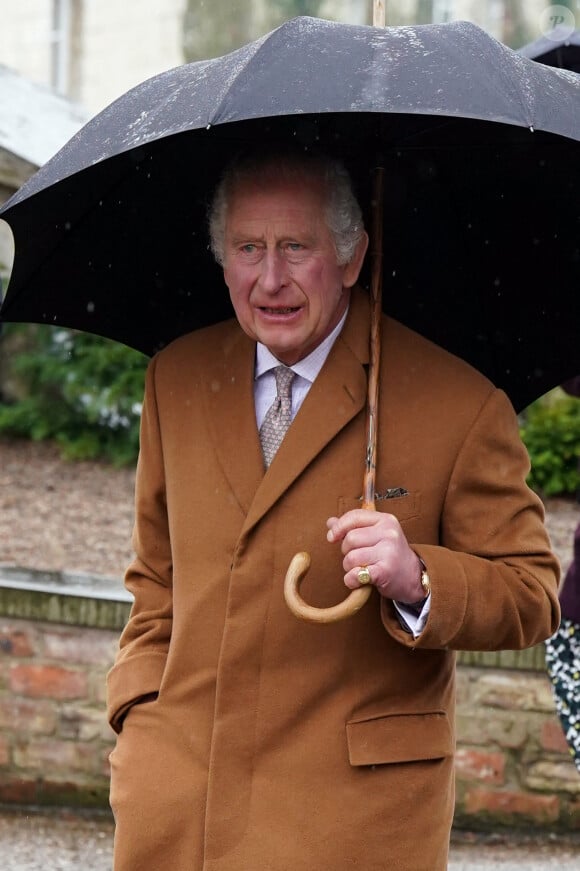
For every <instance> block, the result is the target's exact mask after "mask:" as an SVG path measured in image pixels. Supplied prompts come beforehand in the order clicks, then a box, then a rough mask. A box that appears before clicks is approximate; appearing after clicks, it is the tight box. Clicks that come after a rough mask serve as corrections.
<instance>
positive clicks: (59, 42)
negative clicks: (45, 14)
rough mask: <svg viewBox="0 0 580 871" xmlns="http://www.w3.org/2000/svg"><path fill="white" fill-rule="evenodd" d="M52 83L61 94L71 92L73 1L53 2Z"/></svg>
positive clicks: (60, 0) (51, 34)
mask: <svg viewBox="0 0 580 871" xmlns="http://www.w3.org/2000/svg"><path fill="white" fill-rule="evenodd" d="M50 46H51V58H50V61H51V63H50V83H51V85H52V87H53V88H54V89H55V90H56V91H58V92H59V93H61V94H68V93H69V90H70V61H71V0H53V2H52V30H51V33H50Z"/></svg>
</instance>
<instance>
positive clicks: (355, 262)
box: [342, 232, 369, 287]
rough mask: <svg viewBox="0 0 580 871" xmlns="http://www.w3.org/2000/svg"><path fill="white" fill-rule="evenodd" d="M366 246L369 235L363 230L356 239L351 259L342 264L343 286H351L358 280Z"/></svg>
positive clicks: (367, 245)
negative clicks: (357, 239)
mask: <svg viewBox="0 0 580 871" xmlns="http://www.w3.org/2000/svg"><path fill="white" fill-rule="evenodd" d="M368 247H369V236H368V233H366V232H365V233H363V234H362V236H361V237H360V239H359V241H358V244H357V246H356V248H355V251H354V254H353V257H352V260H351V261H350V263H346V264H345V266H344V272H343V275H342V284H343V286H344V287H352V286H353V285H355V284H356V282H357V281H358V277H359V275H360V271H361V269H362V265H363V261H364V259H365V254H366V253H367V248H368Z"/></svg>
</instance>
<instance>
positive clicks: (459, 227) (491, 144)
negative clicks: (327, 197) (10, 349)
mask: <svg viewBox="0 0 580 871" xmlns="http://www.w3.org/2000/svg"><path fill="white" fill-rule="evenodd" d="M578 139H580V82H578V81H576V79H575V77H573V76H571V75H570V74H567V73H561V72H559V71H555V70H552V69H549V68H547V67H543V66H541V65H539V64H535V63H533V62H531V61H528V60H526V59H525V58H522V57H521V56H519V55H518V54H516V53H515V52H512V51H511V50H510V49H508V48H506V47H505V46H503V45H501V44H500V43H498V42H496V41H495V40H494V39H492V38H491V37H490V36H488V35H487V34H486V33H485V32H484V31H482V30H480V29H479V28H478V27H476V26H474V25H472V24H468V23H463V22H461V23H453V24H446V25H424V26H419V27H390V28H385V29H382V28H373V27H364V26H352V25H344V24H336V23H333V22H329V21H321V20H317V19H311V18H298V19H295V20H293V21H290V22H288V23H286V24H284V25H282V26H281V27H280V28H278V29H277V30H275V31H273V32H272V33H270V34H268V35H267V36H265V37H263V38H262V39H259V40H257V41H256V42H254V43H251V44H250V45H248V46H245V47H243V48H241V49H239V50H238V51H235V52H233V53H231V54H229V55H226V56H225V57H223V58H217V59H214V60H209V61H203V62H199V63H195V64H189V65H186V66H182V67H178V68H177V69H175V70H171V71H169V72H166V73H163V74H161V75H158V76H155V77H154V78H153V79H150V80H149V81H147V82H144V83H143V84H142V85H139V86H138V87H137V88H134V89H133V90H132V91H130V92H129V93H128V94H126V95H124V96H123V97H121V98H120V99H119V100H117V101H116V102H115V103H113V104H112V105H111V106H110V107H108V108H107V109H105V110H104V111H103V112H101V113H100V114H99V115H98V116H96V117H95V118H94V119H93V120H92V121H90V122H89V123H88V124H87V125H86V126H85V127H84V128H83V130H82V131H81V132H80V133H79V134H77V136H75V137H74V138H73V139H72V140H71V141H70V142H69V143H68V144H67V145H66V146H65V147H64V148H63V149H62V150H61V151H60V152H59V153H58V154H57V155H56V156H55V157H54V158H53V159H52V160H50V161H49V162H48V163H47V164H46V165H45V166H44V167H43V168H42V169H41V170H40V171H39V172H38V173H37V174H36V175H35V176H33V178H32V179H30V181H29V182H28V183H27V184H26V185H24V187H23V188H21V189H20V191H19V192H18V193H17V194H16V195H15V196H14V197H13V198H12V200H11V201H9V203H8V204H7V205H6V206H5V207H4V209H3V210H2V211H0V215H1V216H2V217H3V218H5V220H6V221H7V222H8V223H9V224H10V226H11V228H12V230H13V233H14V236H15V243H16V257H15V264H14V269H13V273H12V277H11V281H10V285H9V288H8V293H7V296H6V300H5V302H4V305H3V307H2V309H1V312H0V315H1V317H2V319H4V320H6V321H35V322H46V323H51V324H59V325H63V326H70V327H75V328H77V329H81V330H87V331H89V332H94V333H97V334H101V335H105V336H109V337H111V338H114V339H118V340H120V341H123V342H125V343H126V344H129V345H132V346H134V347H136V348H139V349H141V350H143V351H145V352H146V353H152V352H154V351H155V350H156V349H157V348H160V347H162V346H163V345H164V344H165V343H167V342H168V341H170V340H171V339H172V338H174V337H176V336H177V335H180V334H181V333H184V332H186V331H188V330H190V329H193V328H196V327H201V326H203V325H205V324H209V323H211V322H213V321H216V320H218V319H221V318H224V317H228V316H230V314H231V313H232V312H231V308H230V304H229V300H228V297H227V293H226V290H225V287H224V284H223V280H222V277H221V272H220V270H219V269H218V268H217V267H216V266H215V264H214V263H213V261H212V258H211V255H210V253H209V250H208V245H207V238H206V232H205V209H206V205H207V200H208V197H209V194H210V190H211V188H212V187H213V185H214V183H215V180H216V177H217V176H218V174H219V172H220V170H221V168H222V166H223V165H224V162H225V161H226V160H227V159H229V158H230V157H231V155H232V154H233V153H234V152H235V151H237V150H238V149H240V148H243V147H245V146H246V145H247V144H248V143H255V142H258V141H259V142H274V143H287V142H289V141H291V142H293V143H296V144H298V145H299V146H303V147H304V148H310V149H311V148H318V147H320V148H322V149H324V150H327V151H331V152H333V153H335V154H337V155H338V156H340V157H342V158H343V159H344V160H345V161H346V163H347V165H348V166H349V168H350V169H351V171H352V172H353V175H354V177H355V181H356V183H357V185H358V187H359V193H360V196H361V200H362V201H363V203H368V202H369V201H370V199H371V196H370V194H369V190H370V176H371V172H372V169H373V167H375V166H376V165H377V164H380V165H382V166H383V167H384V170H385V203H386V205H385V220H384V236H383V243H384V264H385V268H384V287H385V294H384V298H385V301H384V308H385V309H386V310H387V311H389V313H391V314H393V315H394V316H395V317H397V318H399V319H400V320H402V321H404V322H406V323H407V324H409V325H410V326H412V327H414V328H415V329H416V330H418V331H419V332H421V333H423V334H425V335H427V336H428V337H430V338H432V339H433V340H434V341H436V342H438V343H439V344H442V345H444V346H445V347H447V348H448V349H450V350H451V351H452V352H454V353H456V354H458V355H459V356H462V357H464V358H465V359H467V360H469V361H470V362H471V363H473V365H475V366H476V367H478V368H479V369H481V370H482V371H483V372H485V373H486V374H487V375H488V376H489V377H490V378H491V379H492V380H493V381H494V382H495V383H496V384H498V386H501V387H504V388H505V389H506V390H507V392H508V393H509V395H510V396H511V398H512V401H513V402H514V405H515V406H516V408H522V407H524V406H525V405H526V404H528V403H529V402H530V401H531V400H532V399H534V398H535V397H537V396H539V395H541V394H542V393H544V392H545V391H546V390H548V389H549V388H551V387H553V386H554V385H556V384H558V383H560V382H561V381H562V380H563V379H564V378H565V377H567V376H569V375H572V374H574V373H575V372H576V371H578V370H580V343H579V342H578V337H577V320H578V317H577V316H578V288H579V287H580V174H579V173H578V171H577V168H578V165H579V161H580V144H579V142H578ZM555 275H557V276H558V281H557V282H555V281H554V276H555Z"/></svg>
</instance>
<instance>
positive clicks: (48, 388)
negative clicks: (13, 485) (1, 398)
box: [0, 325, 147, 465]
mask: <svg viewBox="0 0 580 871" xmlns="http://www.w3.org/2000/svg"><path fill="white" fill-rule="evenodd" d="M4 329H5V336H4V337H3V341H10V340H12V344H13V345H20V350H19V351H17V352H15V353H14V354H13V357H12V359H11V371H12V372H13V374H14V376H16V377H17V378H18V379H19V381H20V383H21V384H24V391H23V395H22V396H21V398H19V399H18V400H16V401H14V402H12V403H7V404H4V405H0V432H2V433H5V434H8V435H13V436H22V437H26V438H31V439H34V440H36V441H40V440H54V441H56V442H57V444H58V445H59V446H60V448H61V451H62V454H63V456H64V457H66V458H68V459H95V458H101V457H102V458H104V459H107V460H109V461H111V462H113V463H115V464H116V465H123V464H128V463H132V462H134V461H135V459H136V456H137V452H138V446H139V419H140V413H141V402H142V398H143V385H144V373H145V368H146V365H147V358H146V357H144V356H143V355H142V354H140V353H139V352H137V351H134V350H132V349H130V348H127V347H126V346H124V345H120V344H118V343H116V342H112V341H109V340H107V339H102V338H99V337H97V336H92V335H88V334H86V333H75V332H73V331H72V330H65V329H57V328H55V327H46V326H33V327H30V326H20V325H19V326H14V325H9V326H6V327H5V328H4Z"/></svg>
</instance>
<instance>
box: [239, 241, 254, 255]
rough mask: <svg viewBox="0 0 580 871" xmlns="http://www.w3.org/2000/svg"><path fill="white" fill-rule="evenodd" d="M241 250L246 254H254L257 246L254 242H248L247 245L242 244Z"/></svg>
mask: <svg viewBox="0 0 580 871" xmlns="http://www.w3.org/2000/svg"><path fill="white" fill-rule="evenodd" d="M241 250H242V251H243V252H244V254H253V253H254V251H255V250H256V246H255V245H254V244H253V243H252V242H247V243H246V244H245V245H242V248H241Z"/></svg>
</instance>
